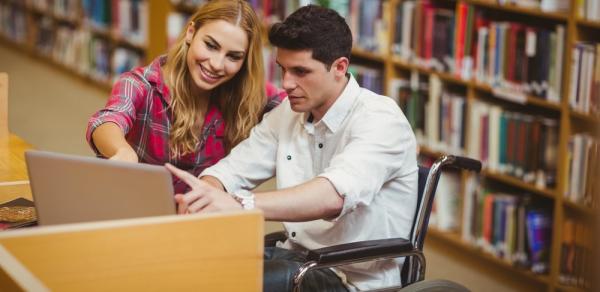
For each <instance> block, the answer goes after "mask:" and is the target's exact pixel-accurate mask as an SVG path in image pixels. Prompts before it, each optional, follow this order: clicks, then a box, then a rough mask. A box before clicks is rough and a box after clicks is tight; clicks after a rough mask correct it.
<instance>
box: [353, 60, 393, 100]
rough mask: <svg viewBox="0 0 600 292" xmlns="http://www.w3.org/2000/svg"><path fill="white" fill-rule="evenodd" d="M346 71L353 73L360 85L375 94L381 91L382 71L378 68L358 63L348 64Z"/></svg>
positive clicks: (381, 92)
mask: <svg viewBox="0 0 600 292" xmlns="http://www.w3.org/2000/svg"><path fill="white" fill-rule="evenodd" d="M348 72H350V73H352V75H354V78H356V81H357V82H358V84H360V86H362V87H364V88H367V89H369V90H371V91H373V92H375V93H377V94H384V93H383V72H382V71H381V70H380V69H377V68H372V67H367V66H363V65H358V64H352V65H350V68H348Z"/></svg>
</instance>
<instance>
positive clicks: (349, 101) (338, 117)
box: [302, 73, 360, 133]
mask: <svg viewBox="0 0 600 292" xmlns="http://www.w3.org/2000/svg"><path fill="white" fill-rule="evenodd" d="M349 75H350V77H349V78H348V84H346V87H345V88H344V90H343V91H342V94H341V95H340V96H339V97H338V98H337V99H336V101H335V102H334V103H333V105H331V107H330V108H329V110H327V112H326V113H325V115H324V116H323V118H322V119H321V120H320V121H319V122H318V123H317V124H320V123H323V124H324V125H325V126H326V127H327V128H329V130H330V131H331V132H333V133H335V132H336V131H337V130H338V129H339V128H340V126H341V124H342V122H343V121H344V119H345V118H346V117H347V116H348V114H349V113H350V110H351V109H352V106H353V104H354V102H355V101H356V99H357V98H358V94H359V93H360V85H358V82H356V79H354V75H352V74H351V73H350V74H349ZM309 116H310V113H304V119H302V121H303V122H305V126H307V124H308V123H306V121H307V119H308V118H309Z"/></svg>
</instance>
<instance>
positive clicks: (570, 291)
mask: <svg viewBox="0 0 600 292" xmlns="http://www.w3.org/2000/svg"><path fill="white" fill-rule="evenodd" d="M556 290H557V291H561V292H589V291H591V290H590V289H584V288H579V287H573V286H567V285H563V284H558V285H557V287H556Z"/></svg>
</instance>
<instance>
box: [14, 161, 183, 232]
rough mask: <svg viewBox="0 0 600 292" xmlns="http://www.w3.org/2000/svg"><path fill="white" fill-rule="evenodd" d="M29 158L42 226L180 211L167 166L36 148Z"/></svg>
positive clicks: (35, 202) (39, 222)
mask: <svg viewBox="0 0 600 292" xmlns="http://www.w3.org/2000/svg"><path fill="white" fill-rule="evenodd" d="M25 160H26V163H27V171H28V173H29V180H30V185H31V192H32V194H33V201H34V204H35V208H36V211H37V216H38V224H39V225H53V224H63V223H77V222H87V221H99V220H113V219H123V218H134V217H146V216H158V215H173V214H175V213H176V209H175V200H174V196H173V184H172V181H171V174H170V173H169V171H168V170H167V169H166V168H164V167H163V166H158V165H150V164H142V163H128V162H122V161H112V160H105V159H100V158H94V157H84V156H74V155H67V154H59V153H52V152H45V151H34V150H30V151H26V152H25Z"/></svg>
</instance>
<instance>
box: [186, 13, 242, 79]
mask: <svg viewBox="0 0 600 292" xmlns="http://www.w3.org/2000/svg"><path fill="white" fill-rule="evenodd" d="M194 32H195V34H194ZM186 42H187V43H189V49H188V53H187V65H188V69H189V71H190V73H191V75H192V79H193V80H194V83H195V84H196V86H197V87H198V88H197V89H199V90H201V91H210V90H213V89H215V88H216V87H217V86H219V85H221V84H223V83H225V82H226V81H227V80H229V79H231V78H233V76H235V74H237V72H239V71H240V68H242V65H243V64H244V60H245V59H246V54H247V52H248V36H247V35H246V32H244V30H242V29H241V28H240V27H238V26H235V25H233V24H231V23H229V22H227V21H224V20H215V21H211V22H208V23H205V24H204V25H203V26H201V27H200V28H199V29H198V30H197V31H195V29H194V27H193V25H190V26H188V29H187V33H186Z"/></svg>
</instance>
